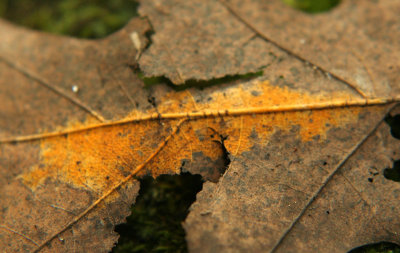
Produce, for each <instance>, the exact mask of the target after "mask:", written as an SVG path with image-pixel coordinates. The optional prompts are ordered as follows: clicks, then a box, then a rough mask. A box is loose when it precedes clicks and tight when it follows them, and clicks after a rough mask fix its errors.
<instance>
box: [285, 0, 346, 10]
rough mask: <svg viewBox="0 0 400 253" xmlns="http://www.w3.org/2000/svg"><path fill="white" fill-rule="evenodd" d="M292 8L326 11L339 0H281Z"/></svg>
mask: <svg viewBox="0 0 400 253" xmlns="http://www.w3.org/2000/svg"><path fill="white" fill-rule="evenodd" d="M282 1H283V2H285V3H286V4H288V5H290V6H292V7H293V8H296V9H299V10H302V11H305V12H308V13H318V12H323V11H328V10H330V9H332V8H333V7H335V6H336V5H338V4H339V3H340V0H282Z"/></svg>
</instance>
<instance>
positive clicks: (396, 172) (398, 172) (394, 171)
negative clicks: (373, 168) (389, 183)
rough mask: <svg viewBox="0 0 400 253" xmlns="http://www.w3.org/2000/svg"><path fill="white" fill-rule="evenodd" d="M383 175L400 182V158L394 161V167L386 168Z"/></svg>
mask: <svg viewBox="0 0 400 253" xmlns="http://www.w3.org/2000/svg"><path fill="white" fill-rule="evenodd" d="M383 176H384V177H385V178H386V179H389V180H393V181H396V182H400V160H396V161H394V162H393V168H386V169H385V170H384V171H383Z"/></svg>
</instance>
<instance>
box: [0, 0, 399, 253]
mask: <svg viewBox="0 0 400 253" xmlns="http://www.w3.org/2000/svg"><path fill="white" fill-rule="evenodd" d="M382 2H383V1H382ZM157 3H158V2H153V1H148V2H147V1H146V2H145V3H142V7H141V8H142V9H141V12H142V15H147V16H148V18H149V20H150V22H151V23H152V26H153V27H154V29H155V32H156V33H155V35H154V36H153V37H152V40H153V44H151V46H150V48H149V49H148V50H147V51H144V52H143V54H142V55H143V57H142V58H141V62H140V63H141V65H140V66H141V67H142V68H143V69H144V71H145V72H147V73H148V72H149V71H150V72H151V71H153V70H154V72H152V74H153V75H165V76H167V77H168V78H170V79H171V80H172V81H173V82H176V83H181V82H183V81H185V80H188V79H210V78H215V77H221V76H224V75H228V74H229V75H231V74H237V73H245V72H247V71H250V70H254V69H258V68H259V67H260V66H261V65H264V64H270V65H269V66H268V67H267V69H266V71H265V75H264V76H262V77H259V78H257V79H254V80H250V81H247V82H244V81H236V82H231V83H226V84H224V85H222V86H219V87H209V88H205V89H202V90H199V89H194V88H192V89H187V90H184V91H175V90H174V89H173V88H171V87H170V86H167V85H162V84H160V85H156V86H152V87H149V88H147V89H145V88H144V87H143V85H142V82H141V80H140V79H139V78H138V77H137V75H136V74H135V73H134V72H132V68H135V67H136V64H137V63H136V60H137V59H138V55H140V54H141V53H142V51H143V50H144V48H145V46H146V44H147V42H146V38H145V36H144V34H145V32H146V31H148V29H149V25H148V24H147V22H146V21H144V20H141V19H134V20H132V22H130V24H128V25H127V26H126V27H125V28H124V29H122V30H121V31H120V32H118V33H116V34H114V35H112V36H110V37H108V38H105V39H103V40H96V41H86V40H77V39H73V38H65V37H57V36H52V35H47V34H42V33H38V32H33V31H28V30H25V29H22V28H17V27H15V26H12V25H10V24H8V23H5V22H4V21H2V22H1V23H0V26H1V27H0V28H1V29H0V38H2V43H1V44H0V45H1V46H0V59H1V64H2V68H1V73H2V75H1V80H0V82H1V83H2V85H0V97H1V100H0V101H1V102H0V103H1V104H2V106H1V107H0V113H1V115H4V116H2V117H0V130H1V132H0V138H2V139H1V140H0V152H1V159H0V173H1V177H0V178H1V183H2V184H1V188H0V196H2V197H1V198H0V206H1V207H2V208H1V209H0V245H4V248H6V250H8V251H18V250H19V251H34V252H42V251H43V252H47V251H60V252H68V251H74V250H78V251H79V250H81V251H85V252H86V251H89V252H91V251H92V252H94V251H95V252H106V251H109V250H110V249H111V247H112V246H113V244H114V243H115V242H116V240H117V234H116V233H115V232H114V226H115V225H116V224H119V223H121V222H123V221H124V219H125V217H126V216H127V215H128V214H129V207H130V205H131V204H132V203H133V202H134V199H135V197H136V195H137V192H138V188H139V185H138V181H137V180H136V177H140V176H143V175H145V174H150V175H153V176H157V175H160V174H172V173H180V171H182V170H184V171H189V172H191V173H199V174H202V175H203V177H204V178H206V179H208V180H209V182H206V183H205V184H204V189H203V190H202V191H201V192H200V193H199V195H198V200H197V202H196V203H195V204H194V205H193V207H192V211H191V213H190V215H189V217H188V219H187V221H186V223H185V228H186V231H187V239H188V243H189V249H190V250H191V251H193V252H196V251H201V252H218V251H224V252H225V251H250V252H260V251H283V252H287V251H293V252H312V251H315V252H320V251H326V250H328V251H332V252H344V251H347V250H349V249H351V248H353V247H355V246H359V245H360V244H363V243H367V242H368V243H371V242H375V241H381V240H385V241H393V242H397V243H399V241H398V240H399V239H398V236H397V233H399V232H400V231H399V224H398V221H397V213H398V212H399V210H398V209H399V205H397V204H396V199H397V198H396V196H397V195H396V194H397V191H398V190H399V187H400V186H399V185H398V183H395V182H391V181H389V180H386V179H385V178H384V177H383V173H382V169H383V168H385V167H390V166H391V159H399V157H398V154H397V153H394V151H393V149H394V146H395V145H396V143H397V142H398V141H397V140H394V139H393V138H392V137H391V136H390V134H389V130H388V127H387V126H386V125H384V123H382V120H383V118H384V117H385V115H386V114H387V113H388V112H389V111H391V110H393V108H394V106H395V105H394V104H393V103H392V102H396V101H398V100H399V95H398V92H397V91H398V86H399V83H398V82H392V80H397V79H396V78H398V75H395V74H393V73H392V72H391V71H388V70H387V69H384V64H386V62H381V60H382V59H387V58H389V57H390V56H393V57H397V55H396V53H397V52H398V50H397V49H398V45H396V44H395V43H393V45H392V46H390V45H386V44H385V43H384V41H385V40H381V41H380V43H382V48H384V49H385V50H381V48H379V49H376V48H373V49H371V48H372V46H371V45H373V43H375V42H374V40H372V39H371V38H369V39H367V38H366V39H365V45H364V44H362V43H364V40H363V41H360V42H359V43H358V44H357V46H359V47H364V48H367V47H368V48H369V47H371V48H369V49H370V51H369V52H367V53H366V54H361V55H362V56H363V57H364V55H366V56H368V57H369V55H373V54H375V53H376V52H377V53H379V54H382V56H380V58H379V59H375V65H376V66H377V67H376V68H369V67H368V68H369V69H368V71H367V72H368V74H369V75H373V76H376V77H379V78H376V79H374V82H371V84H366V82H360V81H359V80H358V79H357V78H359V79H360V80H361V79H362V78H364V77H365V75H366V74H365V73H364V72H363V74H359V72H357V71H358V67H354V68H353V65H351V64H350V63H344V66H347V67H348V70H347V67H346V68H345V69H346V71H348V72H346V74H343V75H342V73H343V71H342V72H341V71H337V69H336V67H337V64H339V62H340V61H339V60H338V61H334V62H333V63H332V64H333V65H327V62H328V63H329V61H326V62H324V61H317V60H316V59H319V58H323V57H325V53H328V52H327V51H326V50H325V51H318V50H316V51H311V52H313V53H315V54H316V55H309V54H308V53H310V52H309V51H307V52H308V53H307V52H306V53H304V52H302V51H296V50H294V49H293V51H292V50H288V49H286V48H292V47H291V46H290V45H291V44H288V42H286V40H285V38H283V39H282V40H283V41H285V42H284V43H283V42H282V43H281V42H275V41H272V42H271V41H269V37H268V36H267V35H268V34H267V33H266V32H260V31H264V30H263V29H262V28H257V27H256V25H257V24H256V23H253V22H255V21H254V20H253V16H252V15H255V17H257V15H259V16H262V18H270V17H264V16H263V15H264V14H262V12H263V11H265V8H261V7H260V8H258V7H257V8H258V10H257V12H255V14H252V15H250V16H249V15H247V16H242V15H243V14H242V13H239V12H238V9H240V10H243V11H244V10H246V9H245V7H246V8H250V7H249V6H253V7H252V8H255V7H254V6H258V5H257V4H260V5H262V4H267V2H262V3H257V2H249V5H248V6H247V5H246V6H245V7H243V6H240V8H239V6H236V5H235V3H233V2H232V3H228V2H214V1H197V2H196V1H192V2H191V3H186V2H182V3H179V4H176V5H171V6H169V7H168V8H165V7H164V6H163V5H162V4H163V3H162V4H159V3H158V4H157ZM168 3H169V2H168ZM171 3H172V2H171ZM387 3H388V4H385V2H384V3H382V4H381V5H380V6H382V8H383V9H384V10H386V9H385V8H390V9H391V10H387V13H388V15H395V12H392V9H395V7H398V4H397V5H396V4H393V5H391V4H389V3H390V1H389V0H388V1H387ZM272 4H273V5H272ZM275 4H276V5H279V3H275V2H271V6H275ZM346 4H347V5H348V3H347V2H345V3H343V5H344V6H346ZM357 6H358V5H357ZM360 6H361V7H360V8H361V9H362V10H364V9H371V8H373V6H374V5H373V4H372V3H369V2H367V1H365V2H363V4H360ZM347 7H348V6H347ZM350 7H351V6H350ZM174 8H177V9H174ZM188 8H189V9H188ZM197 8H198V9H197ZM276 8H278V7H276ZM279 8H280V9H276V10H277V11H278V12H281V13H285V14H284V15H290V16H288V17H287V18H296V17H292V16H300V18H301V20H302V19H305V20H309V21H308V23H306V24H304V25H303V26H304V27H301V29H303V30H306V31H308V32H309V34H310V35H309V36H316V38H317V37H318V34H323V33H318V31H316V30H315V31H313V32H310V30H312V28H313V26H312V25H321V26H323V24H325V25H327V24H326V22H333V21H332V20H333V19H334V17H336V16H334V15H339V16H340V15H343V16H341V17H343V19H345V18H348V19H349V21H348V23H349V24H353V23H351V22H353V21H354V20H355V18H354V17H353V16H351V15H350V14H349V15H348V16H345V15H344V14H340V13H341V12H345V13H348V12H347V9H338V10H337V11H333V12H331V13H328V14H323V16H319V17H323V18H322V19H321V20H318V22H316V23H315V24H314V23H313V22H314V21H312V20H313V19H312V18H308V16H304V14H300V13H296V14H294V13H291V10H289V9H288V7H284V6H280V7H279ZM284 8H285V9H284ZM341 8H342V7H341ZM357 8H358V7H357ZM165 10H168V11H170V13H165ZM209 10H214V11H213V12H212V14H208V13H211V12H208V11H209ZM251 10H253V11H255V10H254V9H251ZM357 11H358V10H357ZM247 12H248V13H249V14H250V13H252V12H251V11H247ZM286 12H287V13H289V14H286ZM190 13H191V15H190ZM193 13H196V15H198V16H196V15H195V14H193ZM260 13H261V14H260ZM338 13H339V14H338ZM360 13H363V12H360ZM366 13H368V12H366ZM330 15H331V16H334V17H331V16H330ZM357 15H358V16H356V17H357V18H358V19H356V20H359V19H360V20H364V21H365V22H366V20H369V19H368V18H367V17H368V16H365V18H361V17H363V15H366V14H358V12H357ZM272 16H273V15H272ZM171 17H174V18H171ZM206 17H208V19H206ZM391 17H392V16H389V17H388V18H387V19H388V20H391ZM196 18H197V21H194V19H196ZM245 18H248V19H245ZM313 18H314V17H313ZM317 18H318V16H317ZM176 19H178V21H176ZM273 20H275V19H273ZM297 21H298V20H297ZM364 21H363V22H364ZM397 21H398V20H397ZM270 22H271V23H273V22H272V21H270ZM275 22H279V20H276V21H275ZM299 22H300V21H299ZM324 22H325V23H324ZM343 22H344V21H343ZM363 22H361V23H357V25H358V26H359V29H360V30H361V31H363V27H366V25H365V24H364V23H365V22H364V23H363ZM311 24H312V25H311ZM345 24H347V23H345ZM288 25H292V24H291V23H289V24H286V23H285V26H288ZM203 26H205V27H206V28H202V29H200V28H199V27H203ZM209 26H211V27H212V28H211V27H209ZM349 26H350V27H351V25H349ZM177 27H184V28H185V29H186V28H187V29H189V30H185V31H186V33H185V32H184V31H183V32H177ZM207 27H209V29H208V28H207ZM218 27H219V28H218ZM307 27H308V28H307ZM339 27H340V26H339ZM395 27H396V26H395V25H392V26H391V27H389V28H387V29H390V28H392V29H394V28H395ZM171 28H175V31H172V30H171ZM228 28H229V29H228ZM283 28H284V27H283V25H282V26H281V29H283ZM299 29H300V28H299ZM289 30H290V29H289ZM293 30H294V29H293ZM187 31H191V32H193V36H187V35H188V34H187ZM264 33H265V34H264ZM168 34H169V36H170V38H169V37H168ZM224 34H225V35H226V36H225V39H226V41H225V42H226V44H224V43H225V42H224V43H222V44H221V41H222V38H224ZM390 34H395V32H393V33H391V31H390V30H387V34H386V33H385V34H381V35H380V37H382V38H386V35H387V36H390ZM179 36H181V37H179ZM279 36H286V35H279ZM279 36H277V37H279ZM293 36H294V37H296V35H295V34H294V35H293ZM343 36H344V37H346V36H347V37H348V36H349V35H348V34H346V33H344V34H343ZM205 38H208V39H209V40H206V39H205ZM287 38H292V37H287ZM307 38H308V37H307ZM178 41H179V42H182V44H179V47H180V48H181V50H177V49H176V48H175V47H174V43H177V42H178ZM204 41H205V42H204ZM234 41H238V43H239V42H240V43H239V44H235V43H233V42H234ZM295 41H296V40H295ZM343 41H348V38H346V39H343ZM169 43H171V44H169ZM203 43H206V44H203ZM207 43H208V44H207ZM232 43H233V44H232ZM243 43H245V44H246V45H248V44H251V46H249V49H244V51H242V50H241V49H240V48H241V47H242V46H243V45H244V44H243ZM253 43H254V44H253ZM329 43H330V42H323V43H322V42H321V46H326V47H327V48H331V49H332V50H333V49H335V48H336V47H333V46H332V45H331V44H329ZM371 43H372V44H371ZM281 44H282V45H281ZM204 45H208V46H206V47H204ZM338 45H339V44H338ZM246 47H247V46H246ZM162 48H164V49H162ZM238 48H239V49H238ZM293 48H295V46H293ZM339 48H340V50H342V51H340V50H339V51H337V52H336V53H337V54H339V53H343V52H345V53H346V54H350V53H351V51H346V48H350V46H349V45H347V44H343V45H342V46H341V47H339ZM196 49H198V50H202V51H199V53H196V52H195V50H196ZM256 49H257V50H256ZM350 49H351V48H350ZM350 49H349V50H350ZM235 50H238V52H246V53H244V55H245V56H243V58H241V56H240V57H239V56H237V54H235V53H232V52H235ZM247 50H248V51H247ZM310 50H315V49H314V48H311V49H310ZM351 50H358V49H354V48H353V49H351ZM374 50H376V51H374ZM396 50H397V51H396ZM328 51H329V50H328ZM321 53H323V54H321ZM194 54H199V55H200V56H199V57H198V58H196V57H192V56H193V55H194ZM215 55H217V56H215ZM239 55H240V54H239ZM263 56H268V57H267V58H265V57H263ZM213 57H216V59H213V60H215V61H216V62H215V64H211V63H210V62H209V60H207V59H210V58H213ZM337 57H338V58H340V57H345V56H343V55H340V56H339V55H337ZM263 58H264V59H266V60H265V61H262V60H261V61H258V59H263ZM368 59H369V58H368ZM394 59H396V58H394ZM232 60H234V61H236V62H237V63H238V64H236V65H235V64H232V65H227V66H224V65H225V64H226V63H227V62H231V61H232ZM309 62H311V63H312V64H315V65H316V67H315V66H313V65H312V64H309ZM398 62H399V61H394V62H392V63H393V64H394V65H393V67H394V68H395V69H396V68H397V67H398V65H396V64H398ZM178 63H179V65H177V64H178ZM254 63H256V64H254ZM253 64H254V65H253ZM335 64H336V65H335ZM347 64H350V65H347ZM364 64H365V63H364ZM358 66H361V65H358ZM321 69H323V70H324V71H321ZM363 69H366V68H363ZM388 69H389V68H388ZM385 71H386V72H385ZM371 73H372V74H371ZM384 73H387V74H390V75H388V77H387V78H389V79H383V76H384ZM357 75H360V76H361V77H357ZM363 75H364V76H363ZM349 76H350V77H351V78H348V77H349ZM353 77H357V78H353ZM381 77H382V78H381ZM353 79H354V80H353ZM10 80H11V81H10ZM8 82H12V84H13V85H9V83H8ZM360 84H361V85H360ZM374 85H375V86H374ZM371 87H372V88H373V89H372V88H371ZM381 89H382V91H381ZM372 91H373V92H372ZM397 110H398V109H397ZM393 112H396V111H393ZM10 119H12V120H11V121H10ZM225 148H226V150H227V151H228V152H229V154H230V160H231V164H230V166H229V168H228V169H227V171H226V172H225V173H224V174H223V176H222V177H221V178H219V176H220V173H221V172H223V171H224V168H223V167H224V165H225V162H226V161H225V160H224V150H225ZM372 167H374V168H377V170H378V172H379V174H378V175H375V177H374V180H373V183H370V182H369V181H368V180H367V177H370V175H369V174H368V173H370V170H371V169H372ZM374 173H375V172H374ZM218 179H219V180H218ZM343 234H345V235H346V236H343Z"/></svg>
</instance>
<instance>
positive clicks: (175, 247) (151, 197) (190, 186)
mask: <svg viewBox="0 0 400 253" xmlns="http://www.w3.org/2000/svg"><path fill="white" fill-rule="evenodd" d="M202 186H203V182H202V180H201V176H199V175H191V174H189V173H183V174H181V175H173V176H171V175H162V176H160V177H158V178H157V179H156V180H154V179H153V178H151V177H145V178H143V179H140V191H139V196H138V197H137V199H136V204H135V205H134V206H133V207H132V215H131V216H129V217H128V223H126V224H121V225H119V226H117V228H116V231H117V232H118V233H119V234H120V235H121V237H120V239H119V241H118V245H117V246H116V247H115V248H114V249H113V252H115V253H130V252H177V253H179V252H187V246H186V241H185V231H184V230H183V228H182V225H181V223H182V222H183V221H184V220H185V218H186V216H187V214H188V208H189V207H190V205H191V204H192V203H193V202H194V201H195V199H196V194H197V193H198V192H199V191H200V190H201V189H202Z"/></svg>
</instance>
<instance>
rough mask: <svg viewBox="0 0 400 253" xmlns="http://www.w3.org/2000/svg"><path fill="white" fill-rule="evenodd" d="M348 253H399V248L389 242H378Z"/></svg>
mask: <svg viewBox="0 0 400 253" xmlns="http://www.w3.org/2000/svg"><path fill="white" fill-rule="evenodd" d="M349 253H400V246H399V245H397V244H395V243H391V242H379V243H373V244H367V245H363V246H360V247H357V248H355V249H352V250H350V251H349Z"/></svg>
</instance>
